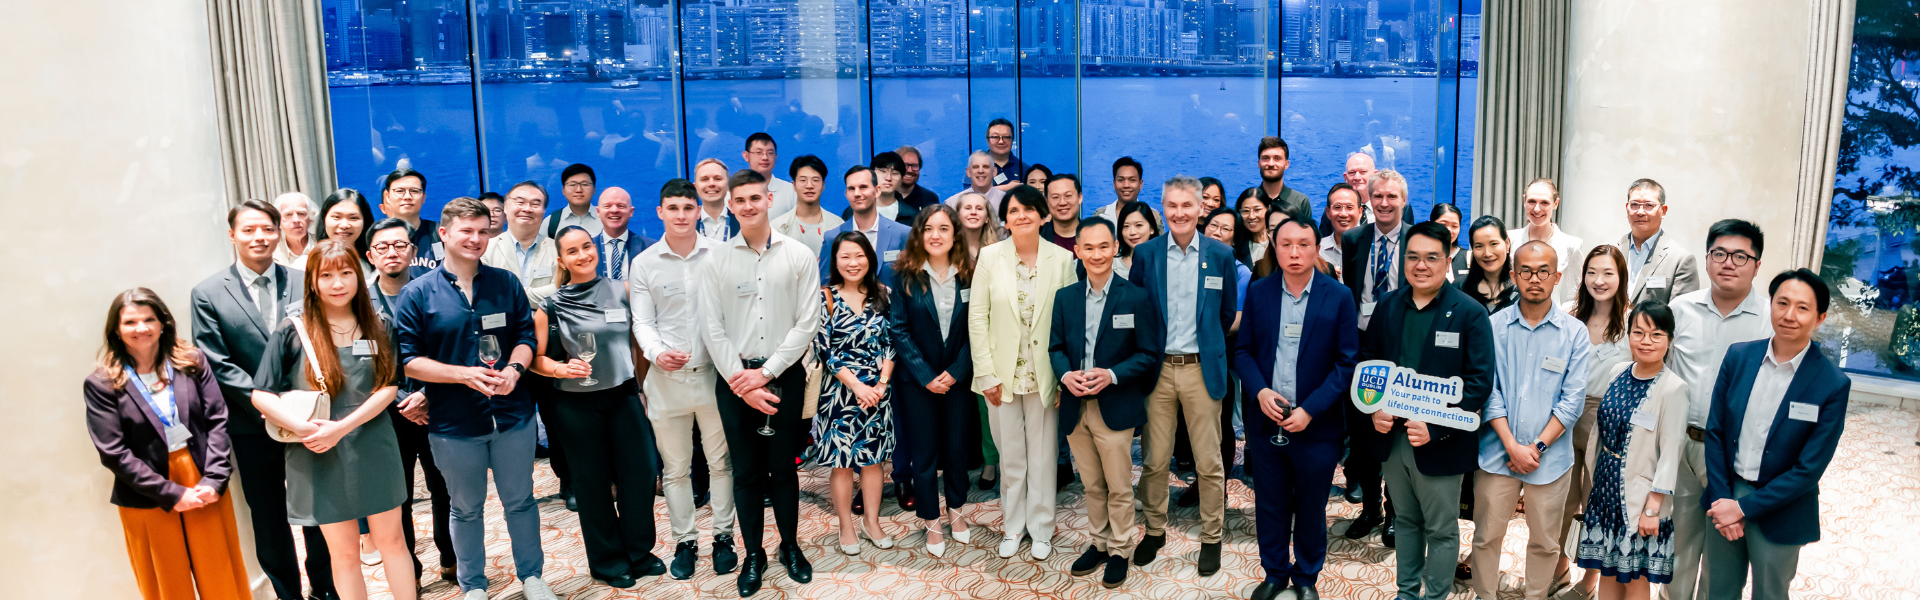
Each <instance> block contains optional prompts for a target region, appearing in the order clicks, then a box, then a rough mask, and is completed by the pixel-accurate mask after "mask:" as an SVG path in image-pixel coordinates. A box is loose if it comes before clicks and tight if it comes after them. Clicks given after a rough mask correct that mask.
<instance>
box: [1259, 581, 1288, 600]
mask: <svg viewBox="0 0 1920 600" xmlns="http://www.w3.org/2000/svg"><path fill="white" fill-rule="evenodd" d="M1284 591H1287V584H1285V583H1274V582H1271V581H1262V582H1260V585H1259V586H1258V587H1255V588H1253V596H1252V600H1273V599H1274V598H1279V597H1280V592H1284Z"/></svg>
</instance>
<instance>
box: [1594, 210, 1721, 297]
mask: <svg viewBox="0 0 1920 600" xmlns="http://www.w3.org/2000/svg"><path fill="white" fill-rule="evenodd" d="M1666 218H1667V190H1666V188H1663V187H1661V186H1660V182H1658V181H1654V180H1652V179H1641V180H1638V181H1635V182H1633V185H1629V186H1627V225H1628V226H1630V227H1632V228H1633V231H1631V232H1628V233H1627V235H1624V236H1621V237H1620V241H1619V242H1615V243H1614V246H1616V247H1619V248H1620V252H1621V253H1622V254H1625V255H1627V273H1626V275H1627V276H1628V278H1629V280H1630V283H1629V285H1628V287H1627V288H1626V289H1627V292H1628V295H1627V306H1638V305H1639V304H1640V303H1641V302H1644V301H1647V300H1653V301H1656V302H1661V303H1666V304H1671V303H1672V302H1673V298H1674V297H1676V296H1682V295H1685V294H1687V293H1688V292H1692V291H1694V290H1697V289H1700V260H1699V259H1698V258H1697V257H1695V256H1694V255H1693V253H1692V252H1688V251H1687V250H1686V249H1685V248H1682V247H1680V244H1676V243H1674V241H1673V238H1669V237H1667V236H1666V232H1665V231H1664V230H1662V229H1661V228H1660V227H1661V223H1662V222H1663V221H1665V220H1666Z"/></svg>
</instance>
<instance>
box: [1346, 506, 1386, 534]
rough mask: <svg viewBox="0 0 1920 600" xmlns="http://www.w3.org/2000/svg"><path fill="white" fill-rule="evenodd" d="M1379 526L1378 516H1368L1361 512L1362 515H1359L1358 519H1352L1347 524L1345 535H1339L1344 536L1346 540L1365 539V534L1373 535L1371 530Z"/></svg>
mask: <svg viewBox="0 0 1920 600" xmlns="http://www.w3.org/2000/svg"><path fill="white" fill-rule="evenodd" d="M1379 526H1380V516H1379V515H1370V514H1367V513H1364V512H1363V513H1360V518H1357V519H1354V520H1353V521H1352V522H1350V523H1347V531H1346V533H1342V534H1340V535H1342V536H1345V537H1346V538H1347V539H1350V540H1357V539H1360V538H1363V537H1367V534H1370V533H1373V528H1375V527H1379Z"/></svg>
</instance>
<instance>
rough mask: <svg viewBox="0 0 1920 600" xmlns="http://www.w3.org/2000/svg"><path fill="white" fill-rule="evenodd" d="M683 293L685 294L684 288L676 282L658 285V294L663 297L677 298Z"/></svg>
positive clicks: (685, 289)
mask: <svg viewBox="0 0 1920 600" xmlns="http://www.w3.org/2000/svg"><path fill="white" fill-rule="evenodd" d="M685 293H687V288H686V286H684V285H682V284H681V283H680V282H678V281H669V282H666V283H662V284H660V294H661V295H663V296H678V295H681V294H685Z"/></svg>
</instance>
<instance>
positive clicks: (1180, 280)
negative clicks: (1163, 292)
mask: <svg viewBox="0 0 1920 600" xmlns="http://www.w3.org/2000/svg"><path fill="white" fill-rule="evenodd" d="M1199 327H1200V232H1198V231H1195V232H1193V238H1192V239H1189V240H1187V246H1186V247H1185V248H1182V247H1180V245H1179V244H1178V243H1176V242H1174V241H1173V235H1172V234H1168V235H1167V354H1193V353H1196V352H1199V351H1200V329H1199Z"/></svg>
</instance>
